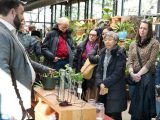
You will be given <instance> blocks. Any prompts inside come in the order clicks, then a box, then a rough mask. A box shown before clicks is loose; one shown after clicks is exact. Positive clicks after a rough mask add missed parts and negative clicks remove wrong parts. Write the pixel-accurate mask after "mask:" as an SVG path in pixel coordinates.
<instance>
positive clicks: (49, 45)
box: [42, 25, 74, 66]
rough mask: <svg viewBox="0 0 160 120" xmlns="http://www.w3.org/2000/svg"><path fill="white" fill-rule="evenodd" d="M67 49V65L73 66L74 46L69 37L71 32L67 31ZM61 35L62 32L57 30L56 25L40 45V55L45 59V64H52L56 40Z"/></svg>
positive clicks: (56, 44)
mask: <svg viewBox="0 0 160 120" xmlns="http://www.w3.org/2000/svg"><path fill="white" fill-rule="evenodd" d="M66 32H67V47H68V51H69V64H70V66H72V64H73V57H74V44H73V40H72V37H71V31H70V30H67V31H66ZM60 34H62V32H61V31H60V30H59V29H58V26H57V25H56V26H55V27H54V28H53V30H52V31H51V32H49V33H48V34H47V36H46V38H45V40H44V42H43V43H42V54H43V55H44V57H45V61H46V62H47V64H49V62H52V61H53V60H54V57H56V56H55V53H56V50H57V46H58V40H59V36H60Z"/></svg>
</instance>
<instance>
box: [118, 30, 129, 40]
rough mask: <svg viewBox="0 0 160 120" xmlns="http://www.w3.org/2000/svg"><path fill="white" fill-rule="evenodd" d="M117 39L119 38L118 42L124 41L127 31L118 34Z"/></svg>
mask: <svg viewBox="0 0 160 120" xmlns="http://www.w3.org/2000/svg"><path fill="white" fill-rule="evenodd" d="M118 37H119V39H120V40H126V37H127V31H121V32H118Z"/></svg>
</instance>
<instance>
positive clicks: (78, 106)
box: [34, 87, 96, 120]
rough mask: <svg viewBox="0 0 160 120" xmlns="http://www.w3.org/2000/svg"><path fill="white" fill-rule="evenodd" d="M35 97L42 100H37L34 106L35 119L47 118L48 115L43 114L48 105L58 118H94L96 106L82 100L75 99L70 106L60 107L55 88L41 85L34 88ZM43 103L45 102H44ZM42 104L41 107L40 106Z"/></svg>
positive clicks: (89, 119) (43, 119) (93, 119)
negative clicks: (45, 87)
mask: <svg viewBox="0 0 160 120" xmlns="http://www.w3.org/2000/svg"><path fill="white" fill-rule="evenodd" d="M34 92H35V97H36V98H39V99H41V101H43V104H41V103H42V102H39V103H38V104H37V106H36V107H35V120H48V117H45V115H43V114H44V113H46V114H47V112H46V111H45V112H43V114H42V110H43V111H44V110H45V109H46V110H47V109H48V107H50V108H51V109H52V110H54V111H55V113H57V115H58V120H95V119H96V108H95V107H94V106H92V105H90V104H88V103H86V102H84V101H82V100H77V101H76V103H72V106H67V107H60V106H59V102H58V101H57V97H56V94H57V92H56V91H55V90H44V89H43V88H41V87H36V88H34ZM44 103H45V104H44ZM42 106H43V107H42Z"/></svg>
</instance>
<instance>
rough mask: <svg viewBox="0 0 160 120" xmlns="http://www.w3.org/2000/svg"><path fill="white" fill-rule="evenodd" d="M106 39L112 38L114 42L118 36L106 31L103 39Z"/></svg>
mask: <svg viewBox="0 0 160 120" xmlns="http://www.w3.org/2000/svg"><path fill="white" fill-rule="evenodd" d="M107 37H112V38H113V39H114V40H115V41H118V40H119V37H118V34H117V33H115V32H113V31H108V32H107V33H106V35H105V37H104V39H106V38H107Z"/></svg>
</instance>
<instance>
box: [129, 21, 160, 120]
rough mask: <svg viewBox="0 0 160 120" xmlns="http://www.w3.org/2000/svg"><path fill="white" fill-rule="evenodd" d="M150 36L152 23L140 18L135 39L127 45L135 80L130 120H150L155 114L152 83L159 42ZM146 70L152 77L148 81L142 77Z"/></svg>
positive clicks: (132, 75)
mask: <svg viewBox="0 0 160 120" xmlns="http://www.w3.org/2000/svg"><path fill="white" fill-rule="evenodd" d="M152 37H153V36H152V24H151V23H150V22H149V21H147V20H142V21H141V22H140V26H139V30H138V31H137V35H136V41H135V42H133V43H131V45H130V47H129V53H128V69H129V73H130V76H131V77H132V79H133V82H135V84H134V89H133V91H132V95H131V105H130V109H129V113H130V114H131V120H151V119H152V118H154V117H155V116H156V109H155V89H154V84H155V62H156V58H157V55H158V50H159V42H158V41H157V40H155V39H153V38H152ZM138 54H139V55H138ZM148 72H150V73H151V75H152V77H151V78H150V79H149V80H148V81H147V80H146V79H145V80H144V79H142V78H143V76H144V75H147V74H148Z"/></svg>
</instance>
